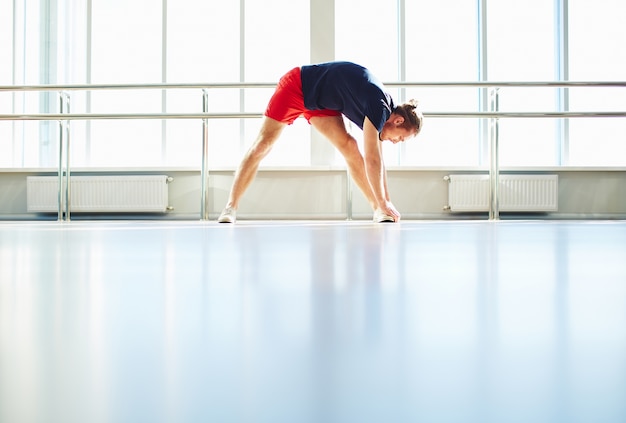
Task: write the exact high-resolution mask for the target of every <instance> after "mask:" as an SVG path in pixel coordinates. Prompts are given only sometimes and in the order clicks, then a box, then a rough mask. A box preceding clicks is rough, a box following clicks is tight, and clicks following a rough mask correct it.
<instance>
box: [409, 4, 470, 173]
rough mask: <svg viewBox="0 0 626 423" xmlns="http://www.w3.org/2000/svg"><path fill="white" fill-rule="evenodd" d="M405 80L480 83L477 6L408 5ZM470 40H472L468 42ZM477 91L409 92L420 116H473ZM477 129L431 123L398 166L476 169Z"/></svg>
mask: <svg viewBox="0 0 626 423" xmlns="http://www.w3.org/2000/svg"><path fill="white" fill-rule="evenodd" d="M405 25H406V49H405V51H404V55H405V61H406V78H405V79H406V80H407V81H411V82H454V81H477V80H478V36H477V29H478V19H477V10H476V2H469V1H466V0H453V1H447V2H433V1H428V0H420V1H407V2H406V16H405ZM468 34H473V36H468ZM479 92H480V91H479V90H478V89H475V88H419V89H417V88H414V89H407V90H406V94H405V95H404V97H405V98H406V99H409V98H416V99H417V100H419V102H420V104H421V107H422V108H423V109H424V110H432V111H441V112H459V111H467V112H474V111H478V109H479ZM479 131H480V126H479V122H478V121H477V120H474V119H447V118H446V119H443V118H438V119H429V120H426V121H425V122H424V129H423V132H422V133H421V134H420V136H419V137H418V138H416V139H415V140H411V141H409V142H407V143H406V145H405V146H403V147H404V148H405V149H406V154H404V155H400V157H401V159H403V160H401V161H400V163H399V164H407V165H414V166H477V165H479V164H480V151H481V150H480V144H479V139H480V132H479Z"/></svg>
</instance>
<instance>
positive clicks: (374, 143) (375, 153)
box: [363, 118, 400, 220]
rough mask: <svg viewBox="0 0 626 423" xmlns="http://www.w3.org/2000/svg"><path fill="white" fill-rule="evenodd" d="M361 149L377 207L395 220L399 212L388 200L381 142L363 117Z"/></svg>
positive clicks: (375, 130) (370, 123) (370, 124)
mask: <svg viewBox="0 0 626 423" xmlns="http://www.w3.org/2000/svg"><path fill="white" fill-rule="evenodd" d="M363 144H364V145H363V149H364V152H365V157H364V159H365V173H366V175H367V179H368V181H369V183H370V186H371V187H372V192H373V194H374V197H375V198H376V202H377V203H378V207H379V208H380V209H381V210H383V212H384V213H385V214H388V215H389V216H393V217H394V218H395V219H396V220H398V219H399V218H400V213H398V211H397V210H396V209H395V207H394V206H393V204H391V201H390V200H389V194H388V191H387V175H386V171H385V165H384V163H383V157H382V149H381V145H380V144H381V142H380V140H379V138H378V130H377V129H376V127H375V126H374V124H373V123H372V122H371V121H370V120H369V119H368V118H365V121H364V122H363Z"/></svg>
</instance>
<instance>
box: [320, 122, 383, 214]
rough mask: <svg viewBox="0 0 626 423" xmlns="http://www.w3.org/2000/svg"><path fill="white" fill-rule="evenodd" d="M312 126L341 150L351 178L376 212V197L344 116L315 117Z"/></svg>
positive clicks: (361, 156)
mask: <svg viewBox="0 0 626 423" xmlns="http://www.w3.org/2000/svg"><path fill="white" fill-rule="evenodd" d="M310 122H311V125H313V127H314V128H315V129H316V130H317V131H319V132H320V133H321V134H322V135H324V136H325V137H326V138H328V140H329V141H330V142H331V143H332V144H333V145H334V146H335V147H336V148H337V149H338V150H339V152H340V153H341V154H342V155H343V157H344V158H345V159H346V164H347V165H348V169H350V176H352V179H353V180H354V182H355V183H356V185H357V186H358V187H359V189H360V190H361V191H362V192H363V194H364V195H365V198H367V201H369V203H370V205H371V206H372V209H374V210H376V208H377V204H376V197H375V196H374V193H373V192H372V188H371V187H370V183H369V180H368V179H367V174H366V173H365V162H364V161H363V155H362V154H361V152H360V151H359V146H358V145H357V143H356V140H355V139H354V137H353V136H352V135H350V134H349V133H348V131H347V130H346V125H345V123H344V121H343V117H342V116H323V117H322V116H314V117H312V118H311V119H310Z"/></svg>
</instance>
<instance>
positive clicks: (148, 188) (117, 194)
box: [26, 175, 168, 213]
mask: <svg viewBox="0 0 626 423" xmlns="http://www.w3.org/2000/svg"><path fill="white" fill-rule="evenodd" d="M58 182H59V180H58V177H56V176H29V177H28V178H27V182H26V185H27V210H28V211H29V212H55V211H58ZM167 182H168V176H167V175H113V176H108V175H107V176H73V177H72V178H71V190H70V207H71V210H72V212H79V213H80V212H84V213H88V212H102V213H106V212H109V213H118V212H119V213H121V212H144V213H164V212H166V211H167V210H168V187H167Z"/></svg>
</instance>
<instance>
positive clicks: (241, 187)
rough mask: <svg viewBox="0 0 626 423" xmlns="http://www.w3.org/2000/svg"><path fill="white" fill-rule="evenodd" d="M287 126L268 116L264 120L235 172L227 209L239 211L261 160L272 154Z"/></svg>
mask: <svg viewBox="0 0 626 423" xmlns="http://www.w3.org/2000/svg"><path fill="white" fill-rule="evenodd" d="M285 126H287V124H285V123H282V122H279V121H277V120H274V119H272V118H269V117H267V116H266V117H265V118H264V120H263V124H262V125H261V129H260V130H259V134H258V135H257V139H256V141H255V142H254V144H253V145H252V147H250V149H249V150H248V152H247V153H246V155H245V156H244V158H243V159H242V161H241V163H240V164H239V167H238V168H237V172H235V180H234V181H233V185H232V187H231V189H230V195H229V197H228V203H227V204H226V209H232V210H237V208H238V207H239V200H240V199H241V197H242V196H243V193H244V192H245V191H246V189H247V188H248V187H249V186H250V184H251V183H252V181H253V180H254V177H255V176H256V173H257V170H258V168H259V163H261V160H263V158H264V157H265V156H267V154H268V153H269V152H270V150H271V149H272V146H273V145H274V143H275V142H276V140H277V139H278V137H279V136H280V134H281V133H282V131H283V129H285ZM226 209H225V210H226ZM233 220H234V219H233Z"/></svg>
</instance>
